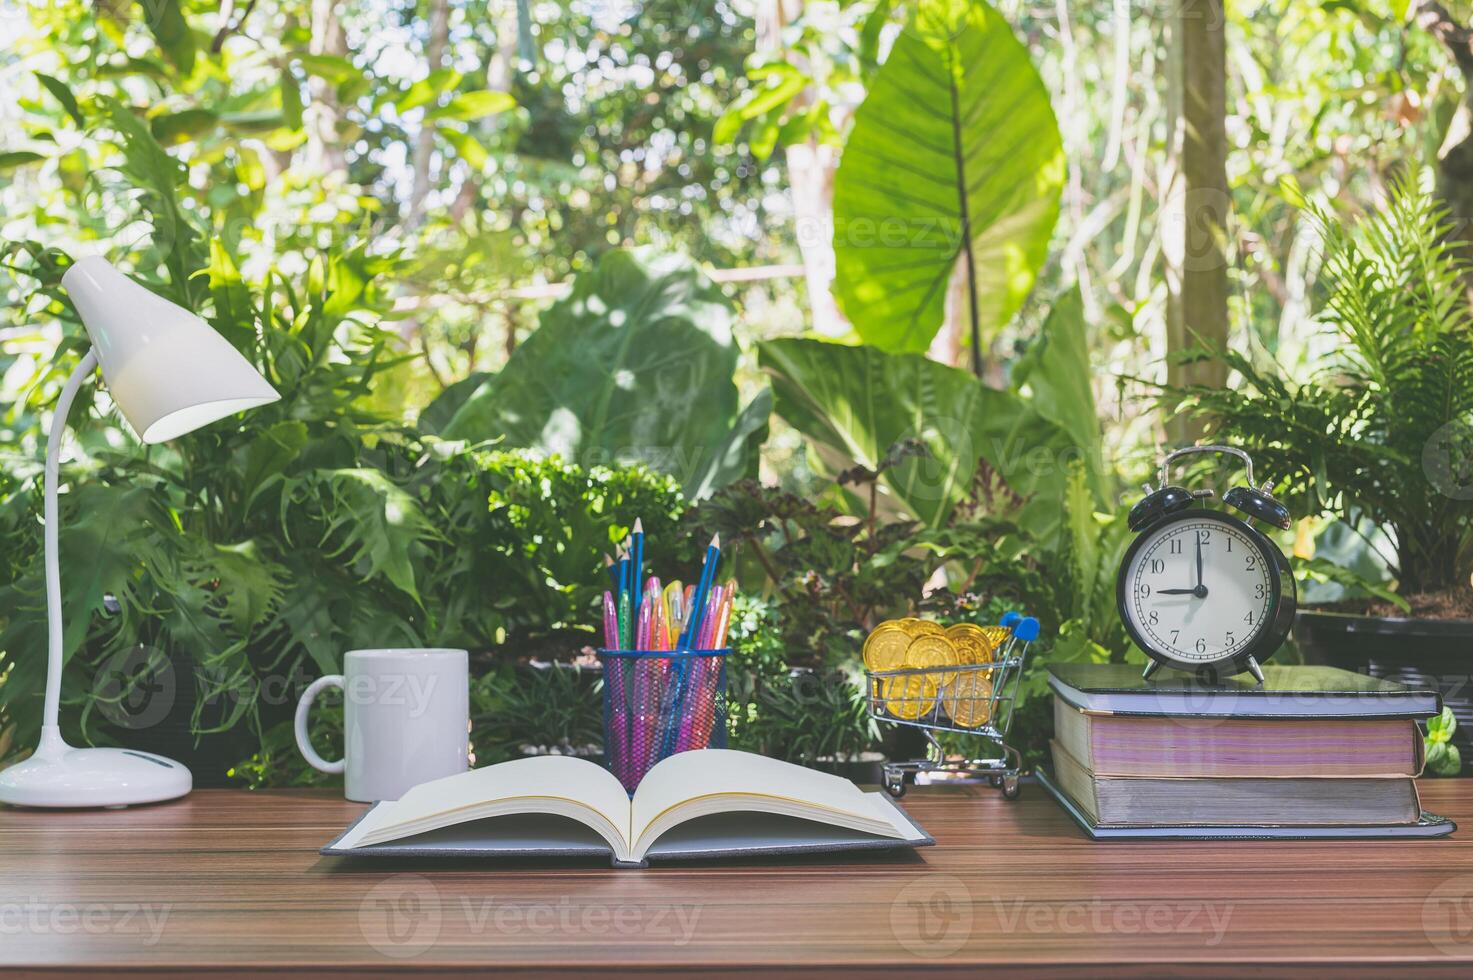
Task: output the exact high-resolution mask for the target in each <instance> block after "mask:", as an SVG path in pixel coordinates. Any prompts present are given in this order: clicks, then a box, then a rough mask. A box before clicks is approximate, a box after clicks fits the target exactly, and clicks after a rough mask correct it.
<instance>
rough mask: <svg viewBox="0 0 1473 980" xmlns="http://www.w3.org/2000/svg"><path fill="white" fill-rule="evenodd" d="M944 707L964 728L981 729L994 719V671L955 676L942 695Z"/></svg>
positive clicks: (975, 671) (964, 672)
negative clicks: (990, 719) (989, 720)
mask: <svg viewBox="0 0 1473 980" xmlns="http://www.w3.org/2000/svg"><path fill="white" fill-rule="evenodd" d="M941 704H942V707H944V708H945V709H946V714H947V715H948V716H949V717H950V718H951V720H952V721H954V722H956V723H957V724H958V725H960V726H961V727H963V728H980V727H981V726H983V725H985V724H987V721H988V719H989V718H991V717H992V671H990V670H964V671H961V672H960V673H957V674H954V675H953V676H952V678H951V680H950V681H949V682H948V683H947V685H946V690H945V691H944V692H942V695H941Z"/></svg>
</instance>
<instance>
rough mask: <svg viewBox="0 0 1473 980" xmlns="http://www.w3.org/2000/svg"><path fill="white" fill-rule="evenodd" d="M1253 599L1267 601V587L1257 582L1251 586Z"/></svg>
mask: <svg viewBox="0 0 1473 980" xmlns="http://www.w3.org/2000/svg"><path fill="white" fill-rule="evenodd" d="M1253 598H1255V599H1267V598H1268V586H1267V585H1265V584H1264V583H1262V582H1259V583H1257V584H1256V585H1254V586H1253Z"/></svg>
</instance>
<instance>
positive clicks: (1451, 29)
mask: <svg viewBox="0 0 1473 980" xmlns="http://www.w3.org/2000/svg"><path fill="white" fill-rule="evenodd" d="M1417 23H1418V24H1420V25H1422V27H1423V28H1425V29H1426V30H1427V31H1428V32H1429V33H1430V34H1431V35H1432V36H1433V37H1435V38H1437V39H1438V40H1439V41H1441V42H1442V45H1443V47H1445V48H1446V49H1447V51H1448V54H1450V55H1451V56H1452V59H1453V63H1454V64H1456V65H1457V66H1458V71H1459V73H1460V74H1461V75H1462V76H1463V105H1462V108H1461V109H1460V110H1459V111H1460V112H1461V113H1462V114H1463V115H1464V117H1465V121H1468V122H1470V125H1469V126H1468V127H1466V128H1467V129H1468V132H1469V135H1468V136H1466V137H1464V138H1463V140H1462V141H1461V142H1459V143H1457V144H1455V145H1454V146H1450V147H1447V148H1445V149H1444V150H1443V151H1442V154H1441V156H1439V157H1438V160H1437V196H1438V197H1439V198H1440V199H1441V200H1442V202H1443V204H1444V205H1446V206H1447V209H1448V213H1449V215H1450V216H1451V217H1452V220H1453V229H1452V232H1451V234H1450V236H1449V237H1450V238H1452V239H1453V240H1454V242H1455V243H1456V245H1457V246H1458V250H1459V252H1460V253H1461V254H1462V256H1463V258H1464V259H1465V260H1468V261H1469V262H1470V264H1473V228H1470V227H1469V222H1470V221H1473V28H1469V27H1468V26H1467V25H1465V24H1460V23H1459V22H1458V21H1457V20H1455V19H1454V18H1453V16H1452V14H1451V13H1449V12H1448V10H1447V8H1446V7H1444V6H1443V5H1442V4H1440V3H1423V4H1422V5H1421V6H1420V8H1419V9H1418V11H1417ZM1465 278H1466V279H1467V281H1468V282H1469V284H1470V286H1473V268H1470V271H1469V273H1468V275H1467V276H1466V277H1465Z"/></svg>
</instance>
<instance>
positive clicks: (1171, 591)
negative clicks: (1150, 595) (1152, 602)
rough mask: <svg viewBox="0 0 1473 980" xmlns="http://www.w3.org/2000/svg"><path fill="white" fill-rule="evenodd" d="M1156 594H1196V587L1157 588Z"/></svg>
mask: <svg viewBox="0 0 1473 980" xmlns="http://www.w3.org/2000/svg"><path fill="white" fill-rule="evenodd" d="M1156 594H1157V595H1196V594H1197V590H1196V589H1157V590H1156Z"/></svg>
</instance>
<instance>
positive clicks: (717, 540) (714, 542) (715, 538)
mask: <svg viewBox="0 0 1473 980" xmlns="http://www.w3.org/2000/svg"><path fill="white" fill-rule="evenodd" d="M711 547H713V548H719V547H721V534H720V533H719V532H718V533H716V534H713V535H711Z"/></svg>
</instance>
